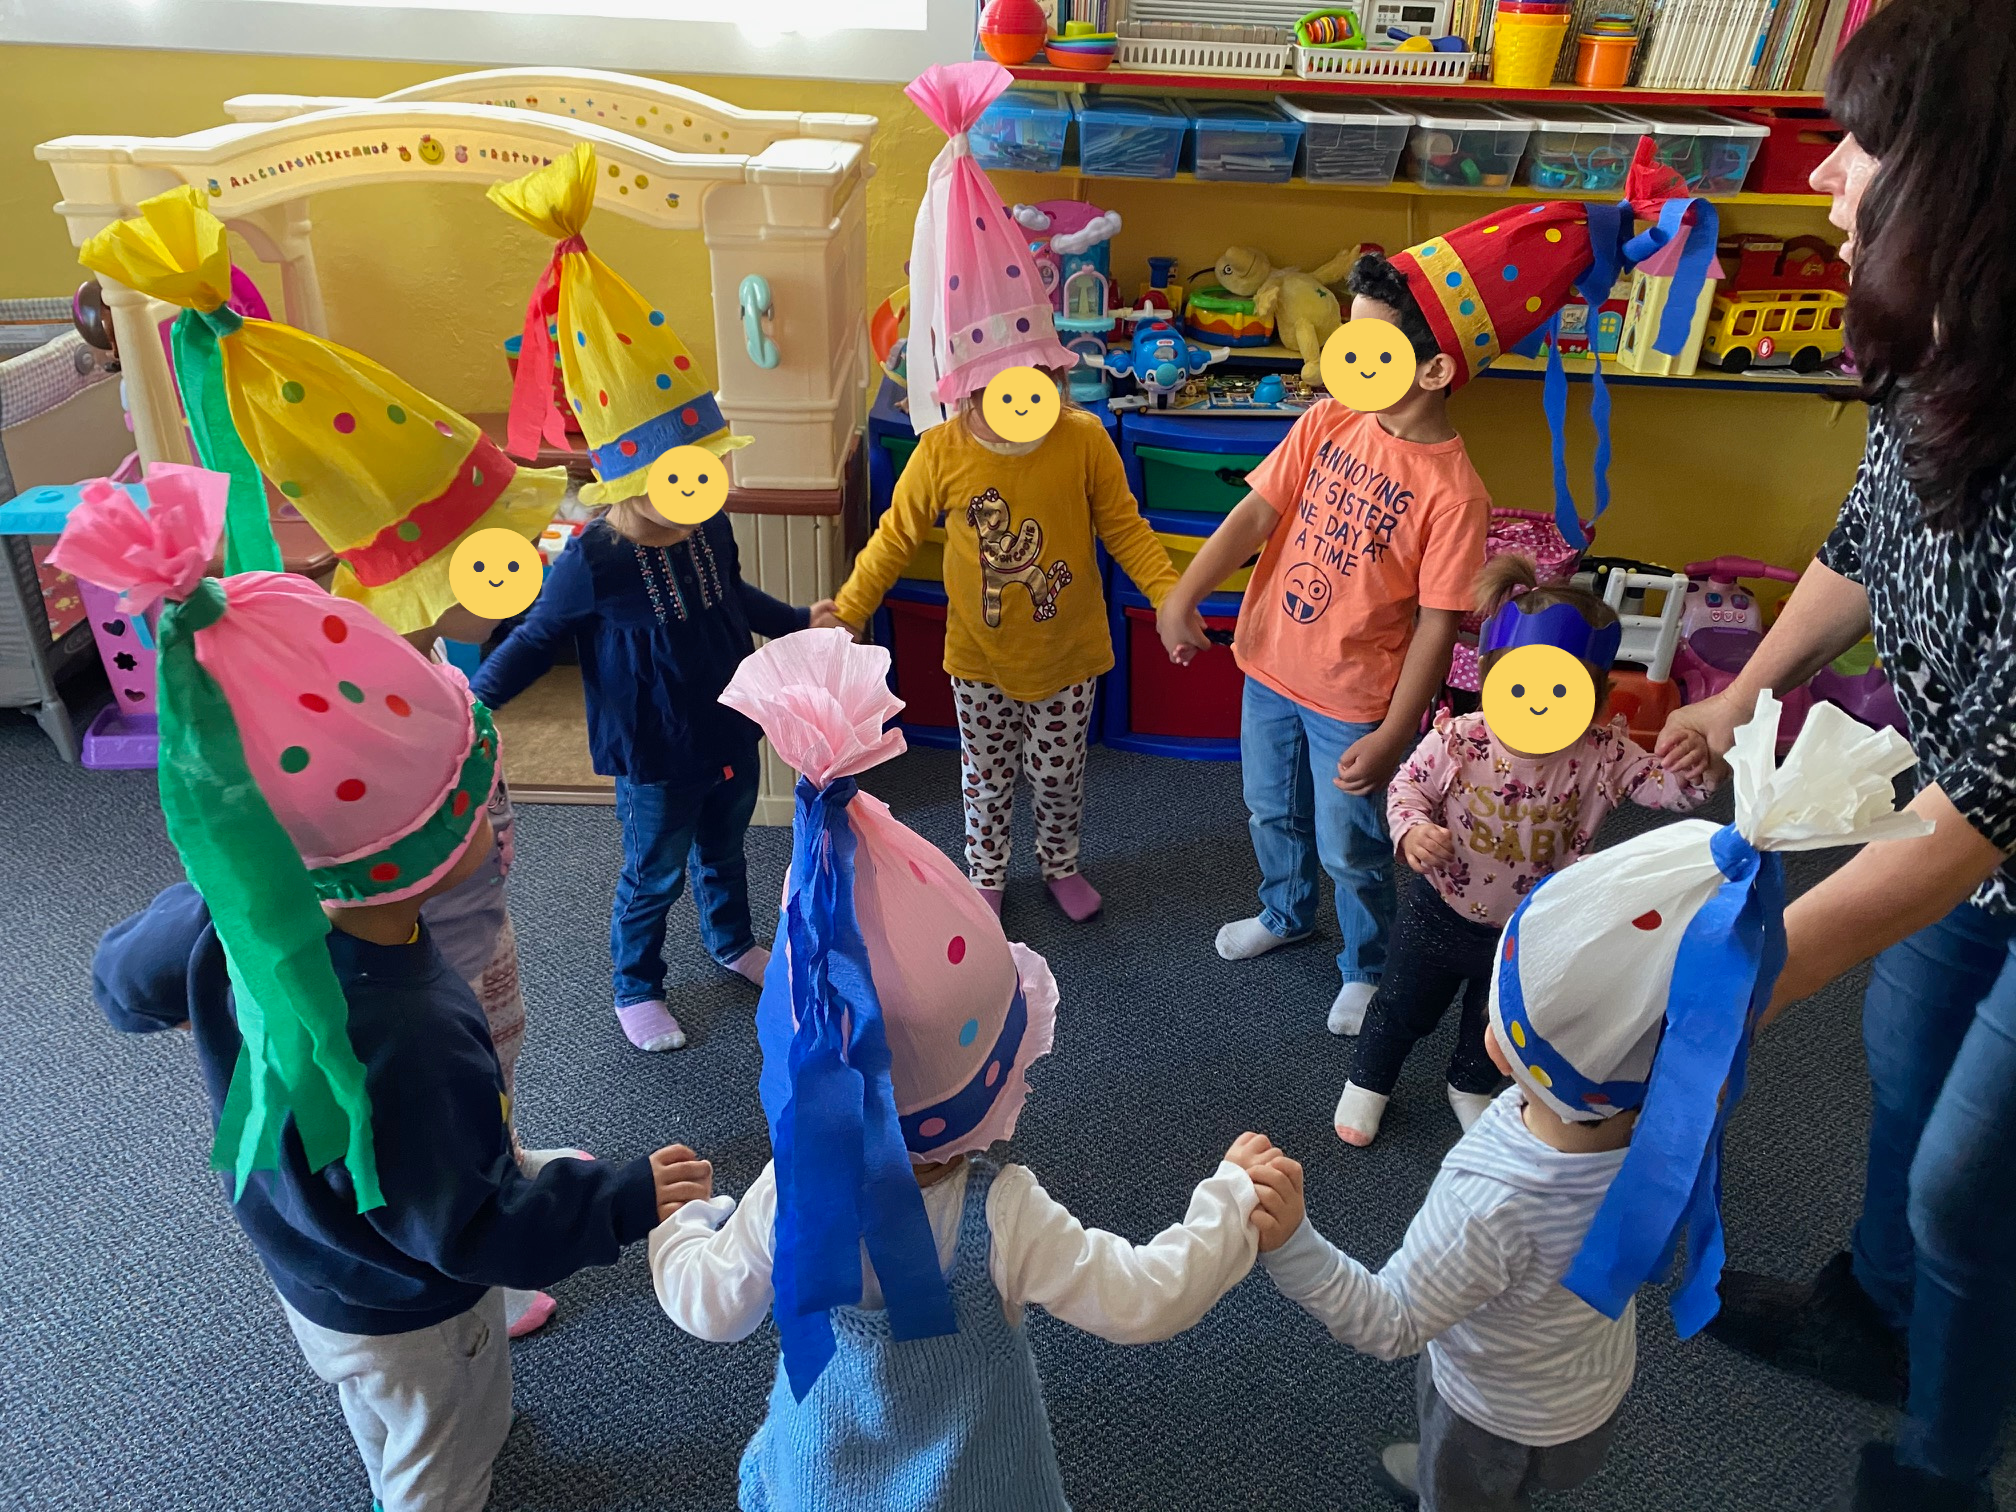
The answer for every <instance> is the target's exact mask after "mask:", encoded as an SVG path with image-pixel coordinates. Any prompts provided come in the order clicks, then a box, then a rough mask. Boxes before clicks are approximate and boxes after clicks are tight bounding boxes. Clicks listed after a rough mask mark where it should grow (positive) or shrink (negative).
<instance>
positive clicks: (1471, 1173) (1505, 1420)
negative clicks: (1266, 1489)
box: [1261, 1087, 1638, 1448]
mask: <svg viewBox="0 0 2016 1512" xmlns="http://www.w3.org/2000/svg"><path fill="white" fill-rule="evenodd" d="M1521 1106H1522V1094H1521V1093H1520V1091H1519V1089H1518V1088H1516V1087H1514V1088H1512V1089H1511V1090H1509V1091H1507V1092H1506V1093H1505V1094H1504V1095H1503V1096H1502V1097H1500V1098H1499V1099H1498V1100H1497V1101H1496V1102H1494V1103H1492V1104H1491V1106H1490V1108H1489V1109H1488V1110H1486V1112H1485V1114H1484V1116H1483V1117H1482V1118H1480V1119H1478V1120H1477V1123H1476V1126H1475V1127H1474V1128H1472V1129H1471V1130H1470V1132H1469V1133H1468V1134H1466V1135H1464V1136H1463V1138H1462V1139H1460V1140H1458V1141H1457V1142H1456V1145H1455V1147H1454V1148H1453V1149H1451V1150H1450V1152H1449V1154H1448V1155H1447V1157H1445V1158H1444V1160H1443V1162H1442V1170H1441V1172H1440V1173H1439V1174H1438V1175H1437V1176H1436V1178H1435V1184H1434V1185H1433V1186H1431V1187H1430V1188H1429V1189H1428V1196H1427V1199H1426V1200H1425V1201H1424V1202H1423V1203H1422V1204H1421V1211H1420V1212H1418V1213H1416V1214H1415V1215H1414V1221H1413V1222H1412V1223H1411V1224H1409V1225H1408V1227H1407V1237H1406V1238H1405V1239H1403V1240H1402V1241H1401V1244H1400V1248H1399V1250H1398V1252H1396V1253H1395V1254H1394V1256H1393V1258H1392V1259H1390V1260H1388V1261H1387V1262H1386V1265H1385V1267H1384V1269H1382V1270H1380V1271H1379V1272H1378V1273H1376V1274H1374V1273H1373V1272H1371V1271H1368V1270H1367V1269H1366V1268H1365V1267H1364V1266H1362V1265H1360V1264H1359V1263H1358V1262H1357V1261H1356V1260H1353V1259H1352V1258H1351V1257H1350V1256H1349V1255H1346V1254H1344V1253H1343V1252H1342V1251H1340V1250H1339V1249H1338V1248H1337V1247H1336V1246H1335V1245H1333V1244H1332V1243H1330V1241H1329V1240H1327V1239H1325V1238H1324V1237H1323V1236H1322V1235H1321V1234H1319V1233H1317V1232H1316V1230H1315V1229H1314V1228H1313V1227H1312V1226H1311V1225H1310V1224H1309V1223H1308V1222H1307V1221H1306V1220H1305V1221H1304V1223H1303V1224H1302V1227H1301V1228H1299V1229H1297V1230H1296V1231H1295V1233H1294V1234H1292V1235H1291V1236H1290V1237H1289V1238H1288V1240H1287V1242H1286V1243H1284V1244H1283V1245H1281V1247H1280V1248H1279V1249H1276V1250H1274V1251H1273V1252H1272V1253H1270V1254H1267V1255H1263V1256H1262V1257H1261V1259H1262V1260H1263V1261H1264V1263H1265V1264H1266V1266H1267V1272H1268V1274H1269V1275H1270V1276H1272V1277H1273V1278H1274V1284H1275V1285H1276V1286H1277V1287H1279V1288H1280V1290H1281V1292H1282V1294H1283V1295H1285V1296H1287V1297H1288V1298H1289V1299H1290V1300H1292V1301H1295V1302H1298V1303H1300V1304H1301V1305H1302V1307H1303V1308H1304V1309H1305V1310H1306V1311H1307V1312H1309V1313H1310V1314H1311V1315H1312V1316H1313V1317H1315V1318H1316V1319H1317V1320H1318V1321H1319V1322H1321V1323H1322V1324H1323V1326H1324V1327H1326V1328H1328V1329H1329V1330H1330V1332H1331V1334H1332V1336H1333V1337H1335V1338H1336V1339H1338V1340H1339V1341H1340V1342H1342V1343H1345V1344H1348V1345H1350V1346H1351V1347H1352V1348H1353V1349H1357V1350H1361V1351H1363V1352H1364V1353H1366V1354H1371V1355H1377V1356H1378V1357H1379V1358H1380V1359H1382V1360H1393V1359H1399V1358H1401V1357H1402V1356H1405V1355H1411V1354H1418V1353H1419V1352H1420V1351H1421V1350H1422V1349H1424V1348H1425V1349H1426V1350H1427V1351H1428V1361H1429V1365H1430V1368H1431V1369H1432V1370H1433V1372H1434V1376H1435V1389H1436V1390H1437V1391H1438V1392H1440V1393H1441V1395H1442V1398H1443V1400H1444V1401H1446V1402H1447V1403H1448V1404H1449V1405H1450V1407H1451V1408H1453V1409H1454V1410H1455V1411H1456V1412H1457V1413H1458V1414H1459V1415H1460V1416H1462V1417H1464V1418H1467V1419H1468V1420H1469V1421H1470V1422H1472V1423H1475V1424H1476V1425H1477V1426H1478V1427H1480V1428H1484V1429H1487V1430H1488V1431H1490V1432H1492V1433H1495V1434H1497V1435H1498V1436H1499V1437H1501V1438H1508V1439H1511V1440H1512V1441H1513V1442H1514V1443H1519V1444H1530V1445H1532V1446H1533V1447H1535V1448H1545V1447H1547V1446H1549V1445H1552V1444H1565V1443H1567V1442H1568V1441H1569V1440H1570V1439H1577V1438H1580V1437H1582V1435H1584V1434H1585V1433H1592V1432H1594V1431H1595V1430H1596V1429H1597V1428H1599V1427H1601V1426H1602V1425H1603V1424H1604V1423H1605V1422H1606V1421H1608V1420H1609V1418H1610V1415H1611V1414H1612V1413H1614V1412H1615V1411H1616V1410H1617V1405H1618V1403H1620V1402H1622V1401H1623V1400H1624V1393H1625V1392H1626V1391H1628V1390H1629V1389H1630V1387H1631V1375H1632V1372H1633V1370H1634V1369H1635V1368H1636V1366H1637V1360H1638V1339H1637V1303H1636V1302H1635V1301H1634V1302H1633V1303H1632V1304H1631V1305H1630V1306H1628V1307H1626V1308H1625V1309H1624V1313H1623V1316H1622V1317H1620V1318H1618V1319H1616V1320H1615V1321H1614V1322H1613V1321H1612V1320H1611V1319H1609V1318H1606V1317H1604V1316H1603V1315H1602V1314H1601V1313H1599V1312H1597V1311H1596V1310H1595V1309H1594V1308H1592V1307H1591V1306H1589V1304H1588V1303H1586V1302H1584V1301H1583V1300H1582V1299H1581V1298H1580V1297H1577V1296H1576V1295H1575V1294H1574V1293H1572V1292H1570V1291H1568V1290H1567V1289H1566V1288H1564V1287H1563V1286H1562V1285H1561V1277H1562V1276H1563V1275H1564V1274H1566V1272H1567V1270H1568V1266H1569V1263H1570V1262H1571V1261H1573V1260H1574V1258H1575V1254H1576V1252H1577V1251H1578V1250H1580V1249H1581V1247H1582V1239H1583V1236H1584V1235H1585V1234H1587V1233H1588V1230H1589V1224H1590V1221H1591V1220H1592V1219H1593V1218H1594V1217H1595V1216H1596V1209H1597V1208H1598V1207H1600V1206H1601V1205H1602V1202H1603V1197H1604V1194H1605V1193H1606V1192H1608V1191H1609V1190H1610V1183H1611V1181H1612V1180H1613V1179H1614V1178H1615V1177H1616V1175H1617V1169H1618V1167H1619V1166H1621V1165H1622V1164H1623V1163H1624V1154H1625V1152H1624V1151H1623V1150H1621V1149H1618V1150H1608V1151H1604V1152H1601V1153H1598V1154H1569V1153H1567V1152H1565V1151H1561V1150H1557V1149H1554V1148H1553V1147H1552V1146H1551V1145H1547V1144H1543V1143H1542V1142H1541V1141H1540V1140H1539V1139H1537V1138H1536V1137H1534V1135H1533V1133H1532V1131H1531V1130H1529V1129H1528V1128H1527V1127H1526V1124H1525V1121H1524V1120H1523V1119H1522V1118H1521V1116H1520V1110H1521Z"/></svg>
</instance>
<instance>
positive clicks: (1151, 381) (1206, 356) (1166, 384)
mask: <svg viewBox="0 0 2016 1512" xmlns="http://www.w3.org/2000/svg"><path fill="white" fill-rule="evenodd" d="M1113 315H1114V318H1115V319H1116V320H1125V321H1129V322H1131V323H1132V324H1133V326H1134V341H1133V344H1132V345H1131V346H1130V347H1129V348H1128V350H1127V352H1126V353H1125V355H1116V354H1115V353H1112V352H1108V353H1107V354H1106V362H1105V365H1106V371H1107V372H1109V373H1114V374H1117V375H1119V376H1120V377H1123V378H1132V379H1133V380H1134V381H1135V383H1137V384H1139V385H1140V388H1141V394H1142V398H1143V400H1144V401H1145V403H1144V406H1143V407H1144V408H1147V409H1167V408H1169V404H1170V401H1171V400H1172V399H1173V398H1174V397H1175V395H1176V394H1177V392H1178V391H1179V390H1180V389H1181V388H1182V387H1183V385H1184V384H1185V383H1187V382H1188V381H1189V380H1190V377H1191V375H1192V374H1194V373H1201V372H1203V371H1204V369H1205V368H1207V367H1210V366H1211V365H1212V364H1213V363H1218V362H1223V361H1224V360H1225V359H1226V358H1227V357H1230V356H1231V355H1232V351H1231V349H1230V348H1229V347H1203V346H1194V345H1192V344H1191V343H1190V342H1189V341H1187V340H1185V339H1184V336H1183V333H1182V332H1181V331H1179V330H1177V329H1176V327H1175V326H1174V325H1173V324H1172V323H1171V321H1170V319H1169V312H1168V311H1167V310H1158V309H1156V308H1155V307H1154V306H1152V305H1150V306H1146V307H1144V308H1142V309H1139V310H1116V311H1114V312H1113Z"/></svg>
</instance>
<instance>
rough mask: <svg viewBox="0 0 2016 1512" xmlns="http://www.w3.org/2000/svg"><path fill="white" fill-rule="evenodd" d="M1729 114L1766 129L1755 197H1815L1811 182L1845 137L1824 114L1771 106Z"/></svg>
mask: <svg viewBox="0 0 2016 1512" xmlns="http://www.w3.org/2000/svg"><path fill="white" fill-rule="evenodd" d="M1725 113H1726V114H1728V115H1730V116H1733V117H1734V118H1735V119H1737V120H1739V121H1748V122H1749V123H1750V124H1751V125H1752V126H1762V127H1763V128H1764V131H1765V137H1764V141H1763V144H1762V145H1761V146H1759V147H1758V149H1757V157H1756V160H1755V161H1754V162H1753V163H1752V164H1751V165H1750V177H1751V181H1752V182H1751V184H1750V189H1751V192H1752V193H1755V194H1811V193H1812V192H1813V186H1812V185H1811V184H1810V183H1808V182H1807V180H1808V179H1809V178H1811V177H1812V174H1813V170H1814V169H1815V168H1818V167H1819V166H1820V165H1821V164H1822V163H1823V162H1825V161H1826V160H1827V155H1828V154H1829V153H1831V152H1832V151H1833V150H1834V149H1835V148H1836V147H1838V146H1840V145H1841V138H1842V137H1843V136H1844V135H1845V133H1844V132H1843V131H1842V130H1841V128H1840V127H1839V126H1838V125H1836V124H1835V122H1834V118H1833V117H1832V116H1830V115H1828V114H1827V112H1826V111H1824V110H1807V109H1804V108H1802V107H1799V106H1795V105H1769V106H1764V107H1761V108H1759V109H1755V110H1750V109H1744V110H1730V111H1727V112H1725Z"/></svg>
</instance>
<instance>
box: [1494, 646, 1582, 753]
mask: <svg viewBox="0 0 2016 1512" xmlns="http://www.w3.org/2000/svg"><path fill="white" fill-rule="evenodd" d="M1483 703H1484V723H1486V724H1487V725H1489V726H1490V727H1491V733H1492V734H1493V735H1496V736H1497V737H1498V738H1499V739H1500V740H1502V741H1503V742H1504V743H1505V744H1506V745H1508V746H1510V747H1511V748H1512V749H1513V750H1515V751H1518V752H1520V753H1522V754H1524V755H1527V756H1549V755H1552V754H1553V753H1554V752H1556V751H1558V750H1561V749H1563V748H1564V747H1566V746H1571V745H1573V744H1574V743H1575V742H1576V741H1577V740H1580V739H1581V738H1582V732H1583V731H1584V730H1586V729H1588V728H1589V721H1590V720H1592V719H1594V718H1595V717H1596V684H1595V682H1594V681H1593V680H1592V679H1591V678H1590V676H1589V669H1588V668H1587V667H1585V666H1583V665H1582V663H1581V662H1579V661H1577V660H1576V659H1575V658H1574V657H1572V656H1570V655H1569V654H1568V653H1567V652H1566V651H1563V650H1562V649H1561V648H1560V647H1559V646H1514V647H1513V648H1512V649H1511V650H1510V651H1507V652H1506V653H1505V654H1504V655H1503V656H1501V657H1499V658H1498V660H1497V661H1496V662H1495V663H1493V665H1492V667H1491V671H1490V672H1489V673H1488V674H1487V675H1486V676H1485V678H1484V699H1483Z"/></svg>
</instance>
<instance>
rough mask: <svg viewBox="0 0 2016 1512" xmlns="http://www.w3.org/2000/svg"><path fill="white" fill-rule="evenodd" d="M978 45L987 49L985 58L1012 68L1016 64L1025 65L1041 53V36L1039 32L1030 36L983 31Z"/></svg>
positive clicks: (1017, 33) (1026, 34) (1018, 33)
mask: <svg viewBox="0 0 2016 1512" xmlns="http://www.w3.org/2000/svg"><path fill="white" fill-rule="evenodd" d="M980 45H981V46H982V47H984V48H986V49H987V56H988V57H990V58H992V59H993V60H994V61H995V62H996V63H1004V64H1007V65H1008V66H1010V67H1013V66H1014V65H1015V64H1017V63H1027V62H1028V61H1029V60H1030V59H1031V58H1033V57H1035V56H1036V54H1038V53H1039V52H1041V51H1043V35H1042V33H1041V32H1038V33H1035V34H1034V35H1031V34H1029V33H1020V32H990V31H983V32H981V33H980Z"/></svg>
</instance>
